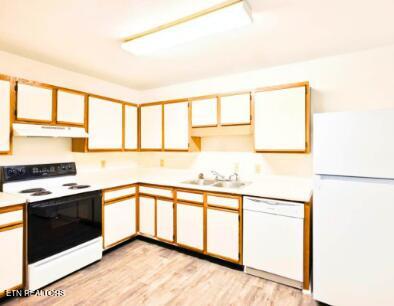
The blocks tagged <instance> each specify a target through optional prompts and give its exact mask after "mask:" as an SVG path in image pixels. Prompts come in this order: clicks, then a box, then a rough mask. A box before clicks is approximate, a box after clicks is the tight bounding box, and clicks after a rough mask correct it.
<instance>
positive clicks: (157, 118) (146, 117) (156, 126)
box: [141, 105, 163, 149]
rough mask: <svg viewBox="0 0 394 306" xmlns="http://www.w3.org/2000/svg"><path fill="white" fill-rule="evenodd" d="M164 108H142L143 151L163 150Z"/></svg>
mask: <svg viewBox="0 0 394 306" xmlns="http://www.w3.org/2000/svg"><path fill="white" fill-rule="evenodd" d="M162 107H163V106H162V105H153V106H143V107H141V149H161V147H162Z"/></svg>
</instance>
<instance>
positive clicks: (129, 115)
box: [124, 105, 138, 150]
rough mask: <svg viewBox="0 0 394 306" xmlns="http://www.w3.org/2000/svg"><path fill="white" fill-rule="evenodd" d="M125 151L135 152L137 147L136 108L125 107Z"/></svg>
mask: <svg viewBox="0 0 394 306" xmlns="http://www.w3.org/2000/svg"><path fill="white" fill-rule="evenodd" d="M124 132H125V136H124V137H125V138H124V141H125V143H124V144H125V149H128V150H136V149H137V147H138V141H137V139H138V113H137V107H136V106H132V105H125V131H124Z"/></svg>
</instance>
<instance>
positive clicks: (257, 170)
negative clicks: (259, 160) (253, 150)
mask: <svg viewBox="0 0 394 306" xmlns="http://www.w3.org/2000/svg"><path fill="white" fill-rule="evenodd" d="M255 171H256V174H260V173H261V165H260V164H256V167H255Z"/></svg>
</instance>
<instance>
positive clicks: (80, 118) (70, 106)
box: [56, 89, 85, 126]
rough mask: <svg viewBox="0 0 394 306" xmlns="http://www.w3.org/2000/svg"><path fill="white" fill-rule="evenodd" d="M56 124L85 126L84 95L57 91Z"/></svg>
mask: <svg viewBox="0 0 394 306" xmlns="http://www.w3.org/2000/svg"><path fill="white" fill-rule="evenodd" d="M56 118H57V119H56V122H57V123H61V124H68V125H80V126H83V125H84V124H85V95H84V94H79V93H75V92H71V91H65V90H61V89H59V90H57V112H56Z"/></svg>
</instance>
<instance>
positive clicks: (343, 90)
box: [142, 38, 394, 175]
mask: <svg viewBox="0 0 394 306" xmlns="http://www.w3.org/2000/svg"><path fill="white" fill-rule="evenodd" d="M311 39H313V38H311ZM393 73H394V45H391V46H388V47H382V48H378V49H372V50H366V51H361V52H357V53H351V54H345V55H339V56H334V57H327V58H321V59H316V60H311V61H308V62H302V63H295V64H291V65H285V66H278V67H273V68H268V69H260V70H256V71H250V72H246V73H241V74H236V75H229V76H222V77H217V78H211V79H206V80H201V81H196V82H190V83H183V84H177V85H173V86H167V87H162V88H157V89H153V90H148V91H145V92H143V97H142V99H143V101H145V102H149V101H158V100H167V99H174V98H184V97H192V96H200V95H206V94H212V93H220V92H229V91H236V90H247V89H253V88H257V87H263V86H271V85H277V84H285V83H292V82H299V81H310V85H311V87H312V107H313V110H314V112H332V111H348V110H369V109H381V108H394V90H393V89H394V77H393ZM202 148H203V151H204V153H203V154H200V155H199V158H196V157H195V156H191V155H190V157H189V160H187V156H186V157H182V158H181V160H182V162H181V163H180V162H177V160H178V159H179V155H176V154H174V153H172V154H165V155H163V154H161V155H160V154H157V153H156V154H153V153H151V154H149V153H148V154H144V158H143V159H142V163H144V164H148V165H151V164H154V165H158V164H159V160H160V159H164V162H165V163H166V164H167V165H171V166H177V165H178V164H181V165H182V166H183V167H201V166H206V165H209V167H211V168H213V169H215V168H216V169H223V170H226V169H234V168H239V169H240V171H241V173H244V174H245V175H250V174H252V173H253V172H255V171H254V170H255V168H256V167H257V168H260V169H261V172H262V173H270V174H293V175H311V174H312V159H311V155H310V154H309V155H305V154H254V153H250V152H251V151H252V148H253V147H252V138H251V137H248V136H244V137H243V138H242V137H241V138H240V137H226V138H223V137H212V138H205V139H203V141H202ZM223 148H226V149H225V150H224V151H235V152H234V153H231V154H226V157H223V156H222V155H220V157H219V155H218V153H217V152H219V151H223ZM244 151H249V152H244ZM236 165H237V167H236Z"/></svg>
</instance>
